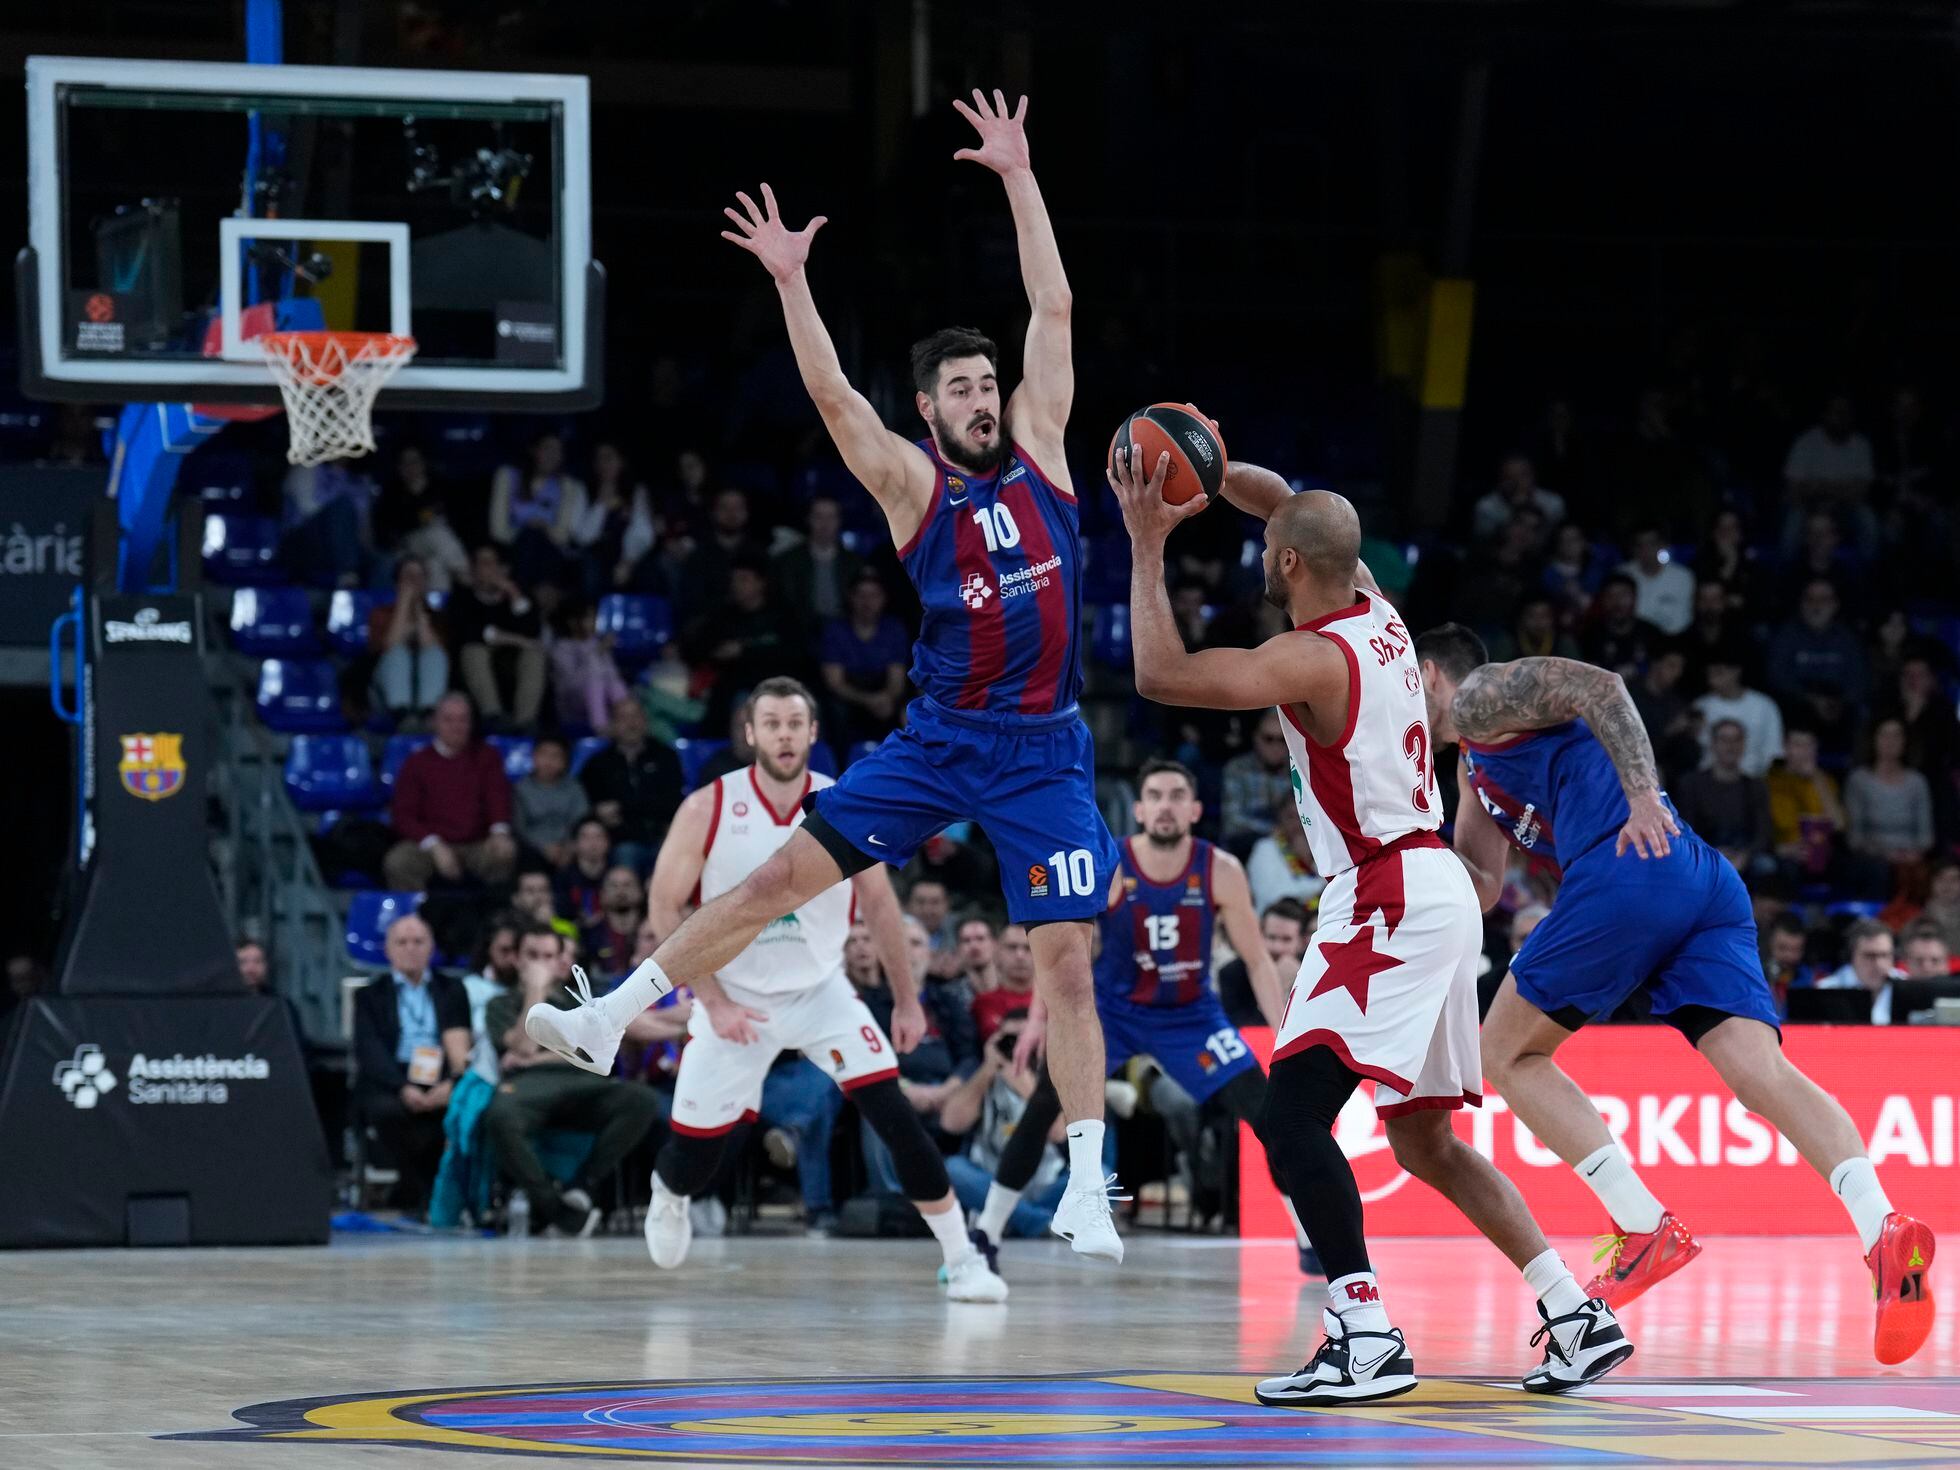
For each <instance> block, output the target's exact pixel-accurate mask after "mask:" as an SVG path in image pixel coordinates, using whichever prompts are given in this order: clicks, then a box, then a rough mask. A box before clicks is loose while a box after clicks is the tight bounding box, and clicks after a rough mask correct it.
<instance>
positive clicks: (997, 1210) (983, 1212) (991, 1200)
mask: <svg viewBox="0 0 1960 1470" xmlns="http://www.w3.org/2000/svg"><path fill="white" fill-rule="evenodd" d="M1020 1202H1021V1191H1020V1190H1018V1189H1009V1188H1008V1187H1007V1186H1006V1185H1005V1184H1002V1183H1000V1182H999V1181H998V1180H996V1181H995V1182H994V1183H992V1184H989V1185H988V1186H987V1202H986V1204H984V1205H982V1206H981V1207H980V1218H979V1219H978V1220H977V1221H975V1222H974V1226H973V1228H974V1229H975V1230H980V1231H984V1232H985V1233H986V1236H987V1239H989V1240H991V1241H992V1242H993V1243H994V1244H995V1245H999V1244H1000V1243H1001V1241H1002V1240H1004V1239H1005V1238H1006V1236H1007V1222H1008V1221H1009V1220H1010V1219H1012V1218H1013V1216H1014V1207H1015V1206H1016V1205H1018V1204H1019V1203H1020Z"/></svg>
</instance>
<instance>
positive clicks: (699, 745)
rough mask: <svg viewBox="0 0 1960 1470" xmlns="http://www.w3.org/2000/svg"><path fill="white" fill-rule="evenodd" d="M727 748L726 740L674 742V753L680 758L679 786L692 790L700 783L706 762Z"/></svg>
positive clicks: (684, 740)
mask: <svg viewBox="0 0 1960 1470" xmlns="http://www.w3.org/2000/svg"><path fill="white" fill-rule="evenodd" d="M726 749H728V742H727V741H726V740H701V739H698V738H697V739H692V740H690V739H685V738H683V739H680V740H676V741H675V742H674V754H675V755H677V756H679V757H680V758H681V786H682V788H683V789H684V790H687V791H692V790H693V789H694V788H695V787H697V786H699V785H700V784H701V773H702V772H703V771H704V770H706V769H707V768H708V762H709V761H711V760H713V759H714V758H715V757H716V756H718V755H720V754H721V753H722V752H723V751H724V750H726Z"/></svg>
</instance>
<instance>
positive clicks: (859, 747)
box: [844, 740, 884, 766]
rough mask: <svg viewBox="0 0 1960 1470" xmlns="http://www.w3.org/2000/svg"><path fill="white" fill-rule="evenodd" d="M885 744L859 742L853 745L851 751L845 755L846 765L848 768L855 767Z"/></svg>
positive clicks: (873, 741)
mask: <svg viewBox="0 0 1960 1470" xmlns="http://www.w3.org/2000/svg"><path fill="white" fill-rule="evenodd" d="M883 743H884V742H882V741H878V740H860V741H858V743H857V744H856V745H853V746H852V747H851V748H850V749H849V750H847V751H846V752H845V753H844V764H845V765H846V766H852V765H855V764H856V763H857V762H859V761H861V760H863V759H864V758H865V757H866V756H867V755H870V754H871V752H872V751H874V750H876V749H877V748H878V747H879V746H880V745H881V744H883Z"/></svg>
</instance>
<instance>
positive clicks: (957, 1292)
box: [941, 1250, 1007, 1302]
mask: <svg viewBox="0 0 1960 1470" xmlns="http://www.w3.org/2000/svg"><path fill="white" fill-rule="evenodd" d="M941 1274H942V1275H943V1276H944V1278H945V1281H946V1299H947V1300H948V1301H955V1302H1004V1301H1006V1300H1007V1283H1006V1282H1005V1281H1003V1280H1002V1279H1001V1277H1000V1275H999V1273H997V1272H996V1271H995V1270H994V1268H993V1266H992V1265H991V1264H990V1263H989V1262H988V1260H987V1258H986V1256H984V1255H983V1254H981V1253H980V1252H979V1251H978V1250H969V1251H968V1252H967V1253H966V1254H965V1255H964V1256H962V1257H961V1258H960V1259H959V1260H957V1261H955V1262H954V1263H953V1264H952V1265H950V1266H945V1267H942V1268H941Z"/></svg>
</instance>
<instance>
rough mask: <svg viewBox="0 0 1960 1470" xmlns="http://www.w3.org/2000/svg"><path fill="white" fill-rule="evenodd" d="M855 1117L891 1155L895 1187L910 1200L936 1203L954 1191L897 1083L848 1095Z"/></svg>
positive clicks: (929, 1138)
mask: <svg viewBox="0 0 1960 1470" xmlns="http://www.w3.org/2000/svg"><path fill="white" fill-rule="evenodd" d="M851 1101H852V1102H854V1103H856V1104H857V1110H858V1115H859V1116H860V1117H862V1118H863V1119H864V1121H865V1122H867V1123H869V1124H870V1125H871V1131H872V1132H874V1133H876V1134H877V1135H878V1138H879V1140H880V1141H881V1142H882V1143H883V1144H884V1145H885V1147H886V1148H887V1149H889V1150H890V1151H891V1156H892V1169H893V1172H895V1173H896V1174H897V1175H898V1187H899V1188H900V1189H902V1190H904V1191H905V1197H906V1198H907V1199H909V1200H939V1199H944V1198H945V1197H946V1192H947V1191H948V1190H949V1189H951V1188H952V1187H953V1182H952V1180H951V1178H949V1177H948V1175H947V1173H946V1161H945V1160H944V1159H942V1158H941V1157H940V1156H939V1150H938V1148H937V1147H935V1146H934V1144H933V1141H932V1136H931V1135H930V1134H928V1133H927V1132H926V1125H925V1124H924V1123H922V1122H920V1121H919V1115H918V1114H917V1113H916V1112H914V1111H913V1110H912V1104H910V1103H909V1102H907V1101H906V1100H905V1094H904V1093H903V1092H902V1091H900V1090H899V1086H898V1082H897V1081H896V1079H894V1078H891V1077H887V1078H886V1079H885V1080H884V1081H882V1082H873V1083H871V1084H869V1085H868V1086H865V1087H860V1088H858V1089H857V1090H856V1091H854V1092H853V1093H852V1094H851Z"/></svg>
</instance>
